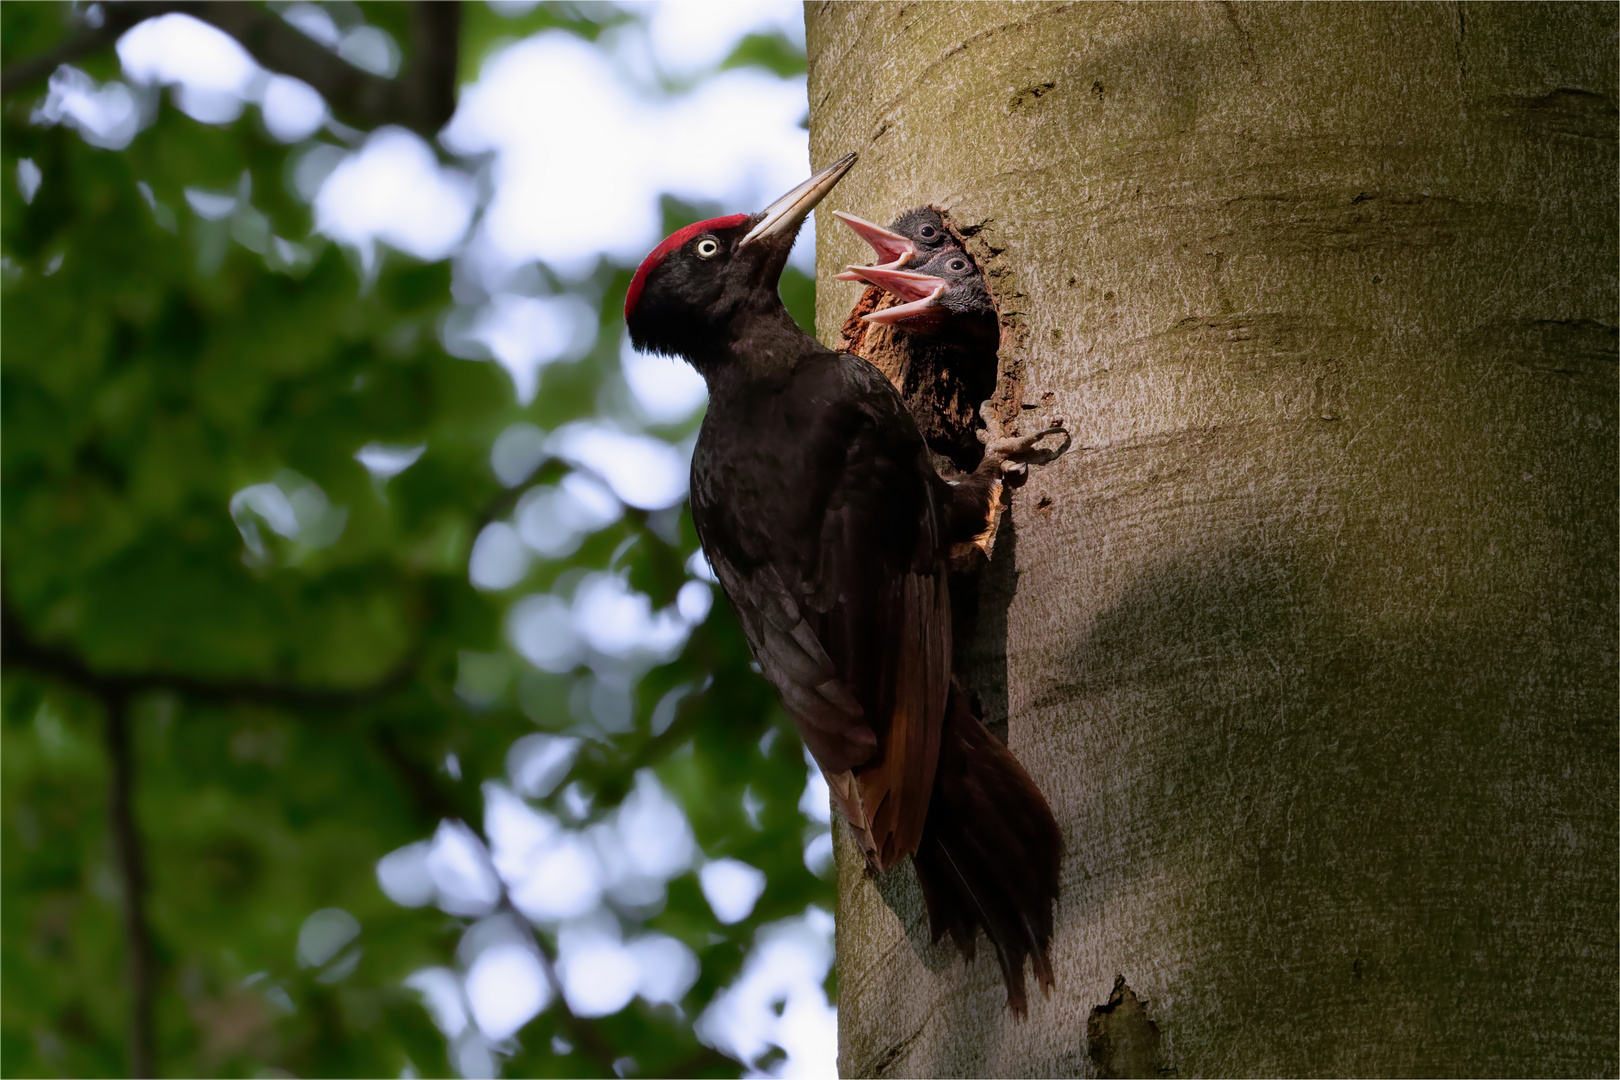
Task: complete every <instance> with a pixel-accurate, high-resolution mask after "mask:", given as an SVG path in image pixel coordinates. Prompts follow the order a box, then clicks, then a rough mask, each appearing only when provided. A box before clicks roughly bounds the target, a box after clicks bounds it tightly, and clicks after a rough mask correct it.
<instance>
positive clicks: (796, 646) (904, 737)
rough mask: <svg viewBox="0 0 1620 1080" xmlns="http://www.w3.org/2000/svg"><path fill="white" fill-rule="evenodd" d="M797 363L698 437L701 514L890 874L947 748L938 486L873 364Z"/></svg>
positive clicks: (947, 629)
mask: <svg viewBox="0 0 1620 1080" xmlns="http://www.w3.org/2000/svg"><path fill="white" fill-rule="evenodd" d="M802 367H803V368H804V369H805V370H802V371H800V372H798V373H796V376H795V378H794V379H793V380H791V381H790V382H789V383H788V384H787V385H786V386H784V387H780V388H778V389H777V390H776V391H775V393H774V394H773V395H772V396H769V397H766V398H763V399H759V400H750V401H748V402H745V403H741V405H740V408H742V409H744V410H746V411H747V416H746V420H747V421H748V422H747V423H746V424H734V423H725V424H723V425H717V426H721V427H723V430H726V431H727V432H728V434H727V436H726V438H727V439H729V440H731V441H730V442H729V443H725V442H716V441H709V444H708V445H705V444H704V441H700V446H699V453H698V455H697V456H695V458H694V466H693V487H692V507H693V517H694V520H695V521H696V522H697V525H698V532H699V537H700V539H701V540H702V541H703V546H704V550H705V552H706V553H707V554H708V557H709V561H710V563H711V565H713V567H714V569H715V573H716V575H717V576H718V577H719V579H720V583H721V585H722V587H723V588H724V589H725V591H726V594H727V596H729V597H730V598H731V601H732V605H733V607H734V608H735V609H736V611H737V614H738V617H739V620H740V621H741V623H742V625H743V631H744V633H745V634H746V635H747V637H748V641H749V644H750V645H751V646H752V647H753V650H754V655H755V658H756V659H757V660H758V661H759V664H760V668H761V669H762V670H763V672H764V674H765V676H766V677H767V678H768V679H770V681H771V682H772V683H773V684H775V686H776V687H777V689H778V691H780V693H781V695H782V703H783V705H784V707H785V708H786V709H787V711H788V712H789V714H790V715H791V716H792V717H793V719H794V721H795V724H796V726H797V727H798V728H799V731H800V733H801V735H802V736H803V737H804V740H805V745H806V746H808V747H809V748H810V752H811V754H812V755H813V756H814V757H815V758H816V761H817V762H818V763H819V764H820V765H821V768H822V770H823V772H824V773H826V774H827V778H828V782H829V784H830V786H831V787H832V789H833V793H834V796H835V798H837V800H838V802H839V805H840V808H841V809H842V810H843V811H844V814H845V816H846V817H848V818H849V820H850V823H851V824H852V825H853V826H854V827H855V830H856V833H857V835H858V836H859V837H860V839H861V842H862V846H863V847H864V848H866V851H867V855H868V858H869V859H871V861H872V862H873V863H874V864H875V865H876V866H878V867H879V868H880V869H882V868H887V867H888V866H890V865H892V864H893V863H895V862H897V861H898V860H899V859H901V858H902V857H904V856H905V855H907V854H910V853H911V852H912V851H914V850H915V849H916V846H917V843H918V841H919V840H920V838H921V835H922V826H923V821H924V818H925V817H926V815H927V811H928V800H929V795H930V793H931V791H932V788H933V778H934V769H935V765H936V762H937V759H938V755H939V737H940V728H941V724H942V721H943V717H944V711H945V703H946V697H947V695H948V692H949V689H950V656H951V620H950V597H949V593H948V590H947V584H946V566H945V559H944V552H945V550H946V547H947V542H948V537H947V535H946V527H945V516H944V509H943V508H944V506H945V505H946V503H945V499H946V498H948V494H946V493H947V492H948V489H947V488H946V487H945V485H944V482H943V481H941V480H940V479H939V477H938V476H937V475H936V474H935V473H934V471H933V469H932V467H931V466H930V465H929V463H928V459H927V454H926V450H925V448H924V445H923V441H922V437H921V435H919V434H918V432H917V428H916V424H915V422H914V421H913V420H912V419H911V416H910V414H909V413H908V412H907V411H906V408H905V405H904V403H903V402H902V401H901V399H900V397H899V395H898V394H897V393H896V392H895V391H894V389H893V387H891V386H890V385H889V383H888V381H887V380H885V379H884V378H883V376H882V375H881V374H880V373H879V372H878V371H877V370H876V369H875V368H873V367H872V366H871V365H870V364H868V363H866V362H865V361H864V360H861V359H860V358H858V357H853V356H846V355H835V354H824V356H823V357H818V358H815V359H813V360H811V361H809V362H807V363H806V364H804V365H802ZM713 417H714V414H713V413H711V418H713ZM735 418H736V419H743V418H742V417H735ZM706 426H707V425H706ZM705 433H706V434H707V431H706V432H705Z"/></svg>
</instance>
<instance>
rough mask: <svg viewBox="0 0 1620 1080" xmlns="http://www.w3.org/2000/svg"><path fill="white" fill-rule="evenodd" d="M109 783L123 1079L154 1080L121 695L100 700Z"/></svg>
mask: <svg viewBox="0 0 1620 1080" xmlns="http://www.w3.org/2000/svg"><path fill="white" fill-rule="evenodd" d="M102 705H103V706H104V708H105V710H106V733H105V734H106V741H107V757H108V759H109V764H110V766H111V768H110V770H109V771H110V774H111V775H110V782H109V784H108V792H107V824H108V829H109V831H110V833H111V835H112V848H113V855H114V858H115V859H116V860H117V862H118V872H119V877H120V878H122V879H123V886H124V888H123V896H122V897H121V900H122V907H123V922H124V944H125V948H126V949H127V950H128V955H127V957H126V970H127V971H128V976H129V996H130V1001H129V1074H130V1075H131V1076H135V1077H149V1076H155V1075H157V1074H156V1065H155V1063H154V1061H153V1058H152V1050H153V1044H152V980H153V976H154V971H153V964H152V929H151V927H150V926H149V925H148V923H147V921H146V854H145V851H144V850H143V848H142V846H141V835H140V830H139V829H137V828H136V825H135V806H134V801H135V796H134V792H135V750H134V747H133V746H132V745H131V743H130V735H129V699H128V697H126V696H125V695H124V694H121V693H108V694H105V695H103V697H102Z"/></svg>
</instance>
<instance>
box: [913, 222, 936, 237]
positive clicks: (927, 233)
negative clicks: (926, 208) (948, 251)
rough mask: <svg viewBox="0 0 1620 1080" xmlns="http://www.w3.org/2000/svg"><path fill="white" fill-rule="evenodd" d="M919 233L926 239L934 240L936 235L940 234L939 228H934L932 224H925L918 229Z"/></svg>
mask: <svg viewBox="0 0 1620 1080" xmlns="http://www.w3.org/2000/svg"><path fill="white" fill-rule="evenodd" d="M917 235H918V236H921V237H922V238H923V239H924V240H932V239H933V238H934V237H936V236H938V235H939V230H938V229H936V228H934V227H933V226H932V225H924V226H923V227H922V228H920V229H918V230H917Z"/></svg>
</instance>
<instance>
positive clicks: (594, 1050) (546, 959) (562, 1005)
mask: <svg viewBox="0 0 1620 1080" xmlns="http://www.w3.org/2000/svg"><path fill="white" fill-rule="evenodd" d="M501 905H502V906H503V907H505V908H506V909H507V911H509V912H510V913H511V915H512V917H513V918H515V919H517V920H518V921H519V922H520V923H522V924H523V925H524V926H527V927H528V928H529V930H530V932H531V933H533V934H534V947H535V948H536V949H538V950H539V952H540V966H541V967H542V968H544V969H545V972H546V983H547V984H548V985H549V986H550V987H551V996H552V998H553V1000H555V1001H556V1002H557V1014H558V1016H560V1017H561V1018H562V1026H563V1027H564V1028H566V1029H567V1030H568V1034H569V1037H571V1038H572V1039H573V1040H574V1044H575V1045H576V1046H578V1047H580V1048H581V1049H582V1050H584V1051H585V1055H586V1056H587V1057H589V1058H590V1059H591V1060H592V1061H593V1062H595V1063H596V1066H597V1068H599V1069H601V1070H602V1075H603V1076H616V1075H618V1074H617V1073H616V1072H615V1071H614V1068H613V1063H614V1062H615V1061H616V1060H618V1059H617V1058H616V1057H615V1056H614V1054H613V1047H611V1046H609V1045H608V1041H607V1040H606V1039H604V1038H603V1037H602V1033H601V1032H600V1031H597V1030H596V1025H595V1024H592V1023H590V1022H589V1021H587V1020H584V1019H581V1018H580V1017H578V1016H576V1015H575V1014H574V1010H573V1009H570V1008H569V1007H568V998H567V996H566V995H564V994H563V985H562V979H560V978H559V977H558V976H557V962H556V961H555V960H554V959H553V958H552V955H551V950H550V949H549V948H548V947H547V946H546V939H545V938H544V937H543V936H542V935H541V934H540V932H539V931H538V930H536V929H535V927H534V925H533V924H532V923H530V922H529V920H528V919H527V918H525V917H524V915H523V913H522V912H520V911H518V910H517V909H516V908H515V907H513V906H512V901H511V900H510V899H507V898H506V897H505V896H504V895H503V896H502V898H501Z"/></svg>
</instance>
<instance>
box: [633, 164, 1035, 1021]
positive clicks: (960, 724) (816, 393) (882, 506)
mask: <svg viewBox="0 0 1620 1080" xmlns="http://www.w3.org/2000/svg"><path fill="white" fill-rule="evenodd" d="M854 162H855V155H854V154H851V155H849V156H848V157H846V158H844V159H842V160H841V161H838V162H837V163H835V164H833V165H831V166H829V167H828V168H826V169H823V170H822V171H821V172H819V173H817V174H816V175H814V176H812V177H811V178H810V179H809V180H806V181H805V182H804V183H803V184H801V185H799V186H798V187H796V188H794V189H793V190H792V191H790V192H788V193H787V194H786V195H784V196H783V197H782V198H781V199H779V200H777V201H776V202H775V203H773V204H771V206H770V207H768V208H767V209H766V210H765V211H763V212H762V213H759V214H754V215H744V214H734V215H731V216H729V217H721V218H715V219H712V220H710V221H702V222H698V223H697V224H695V225H689V226H687V227H686V228H684V229H681V230H680V231H678V232H676V233H674V234H673V235H671V236H670V237H669V238H668V239H666V240H665V241H664V242H663V243H662V244H660V245H658V247H657V248H656V249H654V250H653V252H652V254H650V255H648V256H647V258H646V260H645V261H644V262H643V263H642V264H641V266H640V268H638V269H637V270H636V273H635V276H634V278H633V279H632V280H631V283H630V289H629V292H628V293H627V294H626V296H625V322H626V324H627V325H628V327H629V330H630V338H631V341H632V342H633V343H634V344H635V345H636V347H637V348H639V349H642V350H646V351H652V352H658V353H664V354H666V355H672V356H679V357H683V358H684V359H686V360H687V361H688V362H690V363H691V364H692V366H693V367H694V368H696V369H697V371H698V372H699V373H700V374H702V376H703V378H704V381H705V382H706V383H707V384H708V388H709V407H708V412H707V414H706V416H705V417H704V420H703V427H702V430H701V431H700V432H699V434H698V440H697V446H696V449H695V451H694V453H693V457H692V479H691V497H692V518H693V521H694V522H695V523H696V525H697V532H698V537H699V539H700V540H701V541H702V544H703V550H704V553H705V554H706V555H707V556H708V559H709V563H710V565H711V566H713V568H714V571H715V574H716V575H717V576H718V577H719V579H720V584H721V587H722V588H723V589H724V590H725V593H726V595H727V597H728V598H729V599H730V601H731V604H732V606H733V608H734V609H735V610H736V612H737V617H738V620H739V622H740V623H741V624H742V627H743V632H744V634H745V635H746V636H747V638H748V643H749V645H750V646H751V647H752V649H753V652H754V656H755V658H756V659H757V660H758V662H759V665H760V669H761V670H762V671H763V673H764V674H765V676H766V678H768V679H769V680H770V681H771V682H772V683H773V684H775V686H776V688H777V690H778V691H779V692H780V694H781V697H782V703H783V706H784V707H785V708H786V710H787V712H788V714H789V715H790V716H791V717H792V718H793V721H794V724H795V725H796V726H797V728H798V730H799V733H800V735H802V736H803V738H804V742H805V745H806V746H807V747H808V748H809V750H810V753H811V754H812V756H814V758H815V760H816V763H817V764H818V765H819V766H820V768H821V771H822V773H823V774H824V775H825V776H826V778H827V783H828V786H829V787H830V788H831V789H832V793H833V799H834V801H835V802H836V803H837V805H838V807H839V809H840V810H841V812H842V813H843V815H844V817H845V818H847V819H848V821H849V823H850V826H851V828H852V831H853V833H854V835H855V836H856V837H857V839H858V840H859V843H860V845H861V848H862V850H863V851H864V852H865V855H866V860H867V863H868V865H869V867H870V869H871V870H872V871H883V870H887V869H888V868H890V867H892V866H894V865H895V864H896V863H897V862H899V861H900V860H901V859H903V858H905V857H906V856H907V855H911V856H913V858H914V862H915V866H916V870H917V876H918V879H919V881H920V882H921V884H922V888H923V892H924V896H925V898H926V900H927V903H928V910H929V920H930V924H931V928H932V931H933V935H934V938H935V939H936V940H938V939H939V938H940V937H942V936H943V935H945V934H946V933H949V934H950V935H951V937H952V939H953V940H954V941H955V942H956V943H957V945H958V946H959V947H960V948H961V949H962V951H963V953H964V954H965V955H968V956H971V955H972V952H973V943H974V939H975V937H976V935H977V933H978V931H979V929H981V928H982V929H984V930H985V931H986V933H987V934H988V935H989V937H990V939H991V941H992V942H993V943H994V945H995V948H996V953H997V956H998V957H999V959H1000V961H1001V968H1002V973H1003V976H1004V977H1005V980H1006V984H1007V1000H1008V1003H1009V1004H1010V1005H1011V1006H1012V1008H1013V1009H1014V1010H1015V1011H1016V1012H1018V1013H1019V1014H1020V1015H1021V1014H1023V1013H1024V1011H1025V1008H1026V1004H1025V995H1024V961H1025V959H1026V958H1031V959H1032V961H1033V967H1034V971H1035V974H1036V977H1037V978H1038V979H1039V981H1040V983H1041V985H1042V988H1043V989H1048V988H1050V986H1051V983H1052V968H1051V964H1050V962H1049V960H1048V956H1047V951H1048V948H1049V947H1050V943H1051V937H1052V912H1053V905H1054V903H1055V901H1056V897H1057V890H1058V863H1059V859H1060V857H1061V846H1062V844H1061V838H1060V835H1059V832H1058V827H1057V823H1056V822H1055V821H1054V820H1053V817H1052V813H1051V810H1050V809H1049V808H1048V807H1047V805H1046V800H1045V799H1044V798H1043V797H1042V796H1041V793H1040V791H1039V789H1038V788H1037V787H1036V786H1035V784H1034V782H1033V781H1031V780H1030V778H1029V775H1028V774H1027V773H1026V772H1025V771H1024V769H1023V767H1022V766H1020V765H1019V763H1018V761H1017V759H1015V758H1014V757H1013V756H1012V754H1011V753H1010V752H1009V751H1008V750H1007V748H1006V747H1005V746H1003V745H1002V744H1001V743H1000V742H999V741H998V740H996V739H995V738H994V737H993V736H992V735H991V734H990V733H989V732H988V731H986V730H985V728H984V725H983V724H982V723H980V722H979V720H978V719H977V718H976V717H975V716H974V714H973V712H972V709H971V707H970V706H969V703H968V699H967V696H966V695H965V694H964V692H963V691H962V690H961V688H960V687H959V686H958V685H957V684H956V682H955V681H954V679H953V678H952V676H951V670H950V668H951V605H950V596H949V589H948V583H947V573H946V570H947V560H948V556H949V552H950V548H951V545H952V543H953V542H955V541H957V540H968V539H971V538H972V536H973V535H974V534H976V533H978V532H979V531H980V530H981V529H982V528H983V525H984V521H985V514H986V510H987V509H988V498H989V494H990V491H991V490H992V488H993V486H994V480H995V479H996V477H997V476H998V475H999V473H998V470H1000V469H1001V468H1002V467H1003V465H1004V464H1011V463H1012V462H1013V460H1014V459H1016V458H1017V457H1018V456H1020V455H1023V454H1025V453H1027V452H1028V451H1029V449H1030V447H1031V446H1032V444H1033V441H1034V440H1033V438H1031V439H1002V440H996V441H993V442H992V443H991V444H989V445H988V447H987V451H986V454H985V462H986V464H984V465H983V466H981V467H980V468H979V469H978V470H977V471H976V472H975V473H973V474H972V475H971V476H969V477H968V478H966V479H964V480H963V481H962V482H961V483H959V484H956V485H951V484H949V483H947V482H946V481H945V480H943V479H942V478H941V477H940V476H939V475H938V474H937V473H936V472H935V471H934V470H933V468H932V467H931V466H930V464H929V460H928V455H927V451H926V448H925V447H924V444H923V440H922V437H921V435H920V434H919V433H918V430H917V425H916V423H915V422H914V421H913V420H912V418H911V415H910V413H909V412H908V411H907V410H906V407H905V404H904V403H903V402H902V401H901V398H900V396H899V394H898V393H897V392H896V391H895V389H894V387H892V386H891V385H890V384H889V382H888V381H887V380H886V379H885V378H884V377H883V376H882V374H881V373H879V372H878V370H877V369H876V368H874V367H872V365H870V364H869V363H867V362H866V361H865V360H862V359H861V358H860V357H857V356H853V355H850V354H847V353H835V352H833V351H832V350H830V349H827V348H825V347H823V346H822V345H821V344H820V343H819V342H817V341H816V340H815V339H814V338H812V337H810V336H809V335H808V334H806V333H804V332H803V331H802V330H800V329H799V328H798V327H797V326H796V325H795V324H794V322H793V320H792V319H791V318H790V317H789V316H788V313H787V310H786V309H785V308H784V307H783V305H782V301H781V299H780V297H779V296H778V295H777V283H778V279H779V278H780V276H781V273H782V268H783V266H784V265H785V263H786V261H787V256H788V249H789V248H790V247H792V245H793V239H794V237H795V235H796V234H797V233H798V230H799V226H800V224H801V223H802V222H803V221H804V219H805V217H806V216H807V215H808V214H809V213H810V210H811V209H812V208H813V207H814V206H815V205H816V203H817V202H819V201H820V200H821V199H822V197H823V196H825V195H826V193H827V192H828V191H829V190H831V189H832V187H833V185H834V184H836V183H837V182H838V180H839V179H840V178H841V177H842V176H843V175H844V174H845V173H846V172H847V171H848V170H849V168H850V166H852V165H853V164H854Z"/></svg>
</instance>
